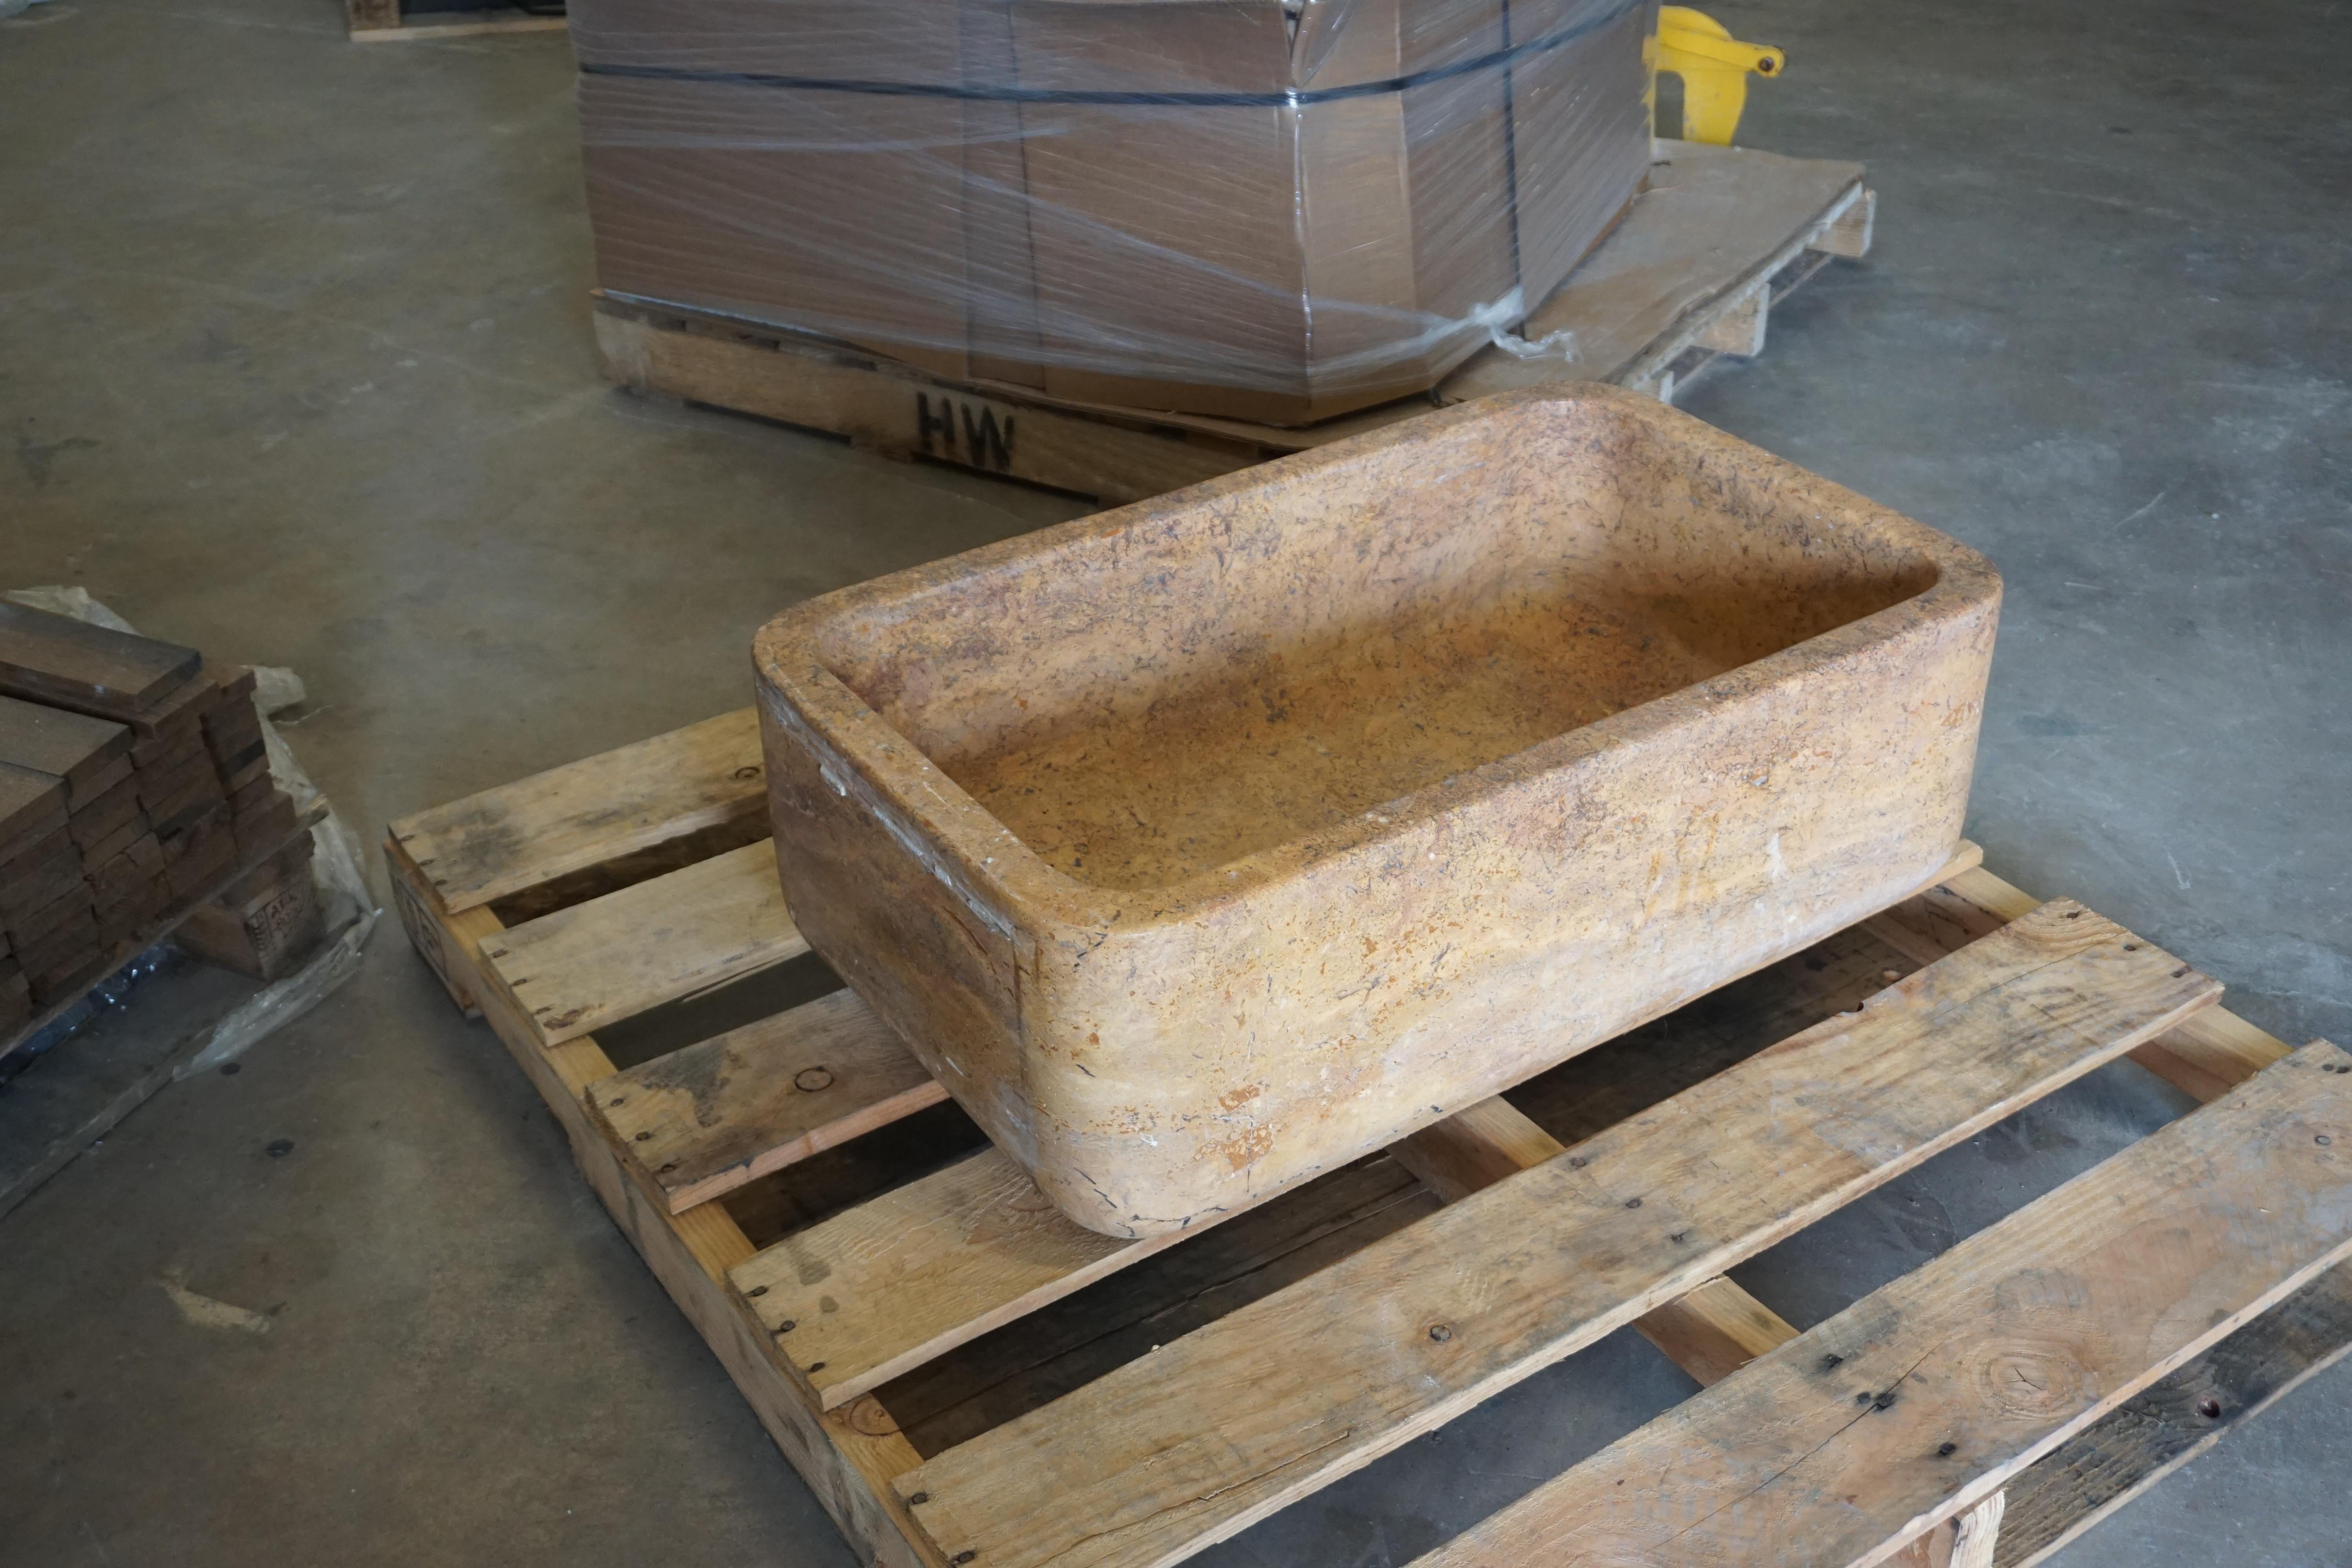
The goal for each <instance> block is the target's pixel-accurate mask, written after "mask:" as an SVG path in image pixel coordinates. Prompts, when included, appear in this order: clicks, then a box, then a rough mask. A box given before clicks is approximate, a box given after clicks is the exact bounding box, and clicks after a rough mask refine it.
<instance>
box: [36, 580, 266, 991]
mask: <svg viewBox="0 0 2352 1568" xmlns="http://www.w3.org/2000/svg"><path fill="white" fill-rule="evenodd" d="M252 692H253V674H252V672H251V671H250V670H229V669H221V668H214V667H210V666H207V665H206V664H205V662H204V659H203V658H202V657H201V656H200V655H198V654H197V653H196V652H195V651H194V649H192V648H184V647H174V646H173V645H172V644H169V643H163V642H157V641H155V640H153V639H152V638H148V637H133V636H131V635H130V634H128V633H123V632H116V631H110V630H108V629H107V628H105V627H102V626H91V625H89V624H88V623H85V622H82V621H78V620H74V619H72V618H70V617H68V616H53V615H49V614H47V613H45V612H43V611H39V610H33V609H28V608H26V607H25V606H23V605H15V604H10V603H6V602H0V936H5V942H6V956H5V958H0V1033H5V1031H6V1030H8V1029H10V1028H13V1027H14V1026H16V1025H17V1024H19V1023H21V1022H22V1021H23V1020H24V1019H25V1018H26V1016H29V1015H30V1014H31V1013H32V1012H33V1011H35V1010H37V1009H38V1008H42V1007H47V1006H48V1005H51V1004H53V1003H56V1002H58V1001H60V1000H62V999H64V998H66V997H68V996H70V995H71V994H73V993H74V992H76V991H77V990H79V988H80V987H82V986H84V985H87V984H89V983H90V982H91V981H93V980H95V979H97V978H99V977H100V975H102V974H103V973H106V972H107V971H108V969H109V968H110V967H111V966H112V965H113V964H114V963H117V962H119V961H120V959H121V958H122V957H123V956H126V950H127V949H129V948H131V947H132V946H133V945H134V944H135V943H136V942H140V941H143V940H151V939H152V932H153V931H156V930H158V929H160V928H161V927H162V926H163V925H164V924H167V923H168V922H169V921H171V920H173V918H176V917H177V916H178V915H181V914H183V913H184V912H185V911H186V910H188V909H189V908H190V907H191V906H193V905H194V904H195V903H197V902H198V901H199V900H203V899H205V898H206V897H208V896H210V895H211V894H213V893H215V892H217V891H218V890H219V889H220V888H221V887H222V885H223V884H224V883H225V882H226V881H227V880H228V879H230V878H231V877H232V876H233V875H234V874H235V873H236V871H237V869H238V868H239V867H241V866H244V867H250V866H252V865H253V864H254V863H255V862H257V861H258V860H260V859H261V858H264V857H266V856H268V855H269V854H270V853H271V852H272V851H273V850H275V849H277V848H278V847H280V846H281V845H283V844H284V843H285V842H286V840H287V839H288V838H289V837H290V836H291V835H292V834H293V832H294V828H295V824H296V816H295V811H294V803H293V802H292V800H291V799H289V797H288V796H287V795H285V794H284V792H282V791H280V790H279V789H278V787H277V786H276V784H274V783H273V782H272V781H271V778H270V773H269V763H268V757H267V755H266V754H265V751H264V747H263V742H262V735H261V720H260V716H259V715H258V714H257V712H256V711H255V710H254V707H253V703H252V700H251V699H252Z"/></svg>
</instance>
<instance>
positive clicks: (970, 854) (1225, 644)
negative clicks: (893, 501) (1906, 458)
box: [755, 385, 2000, 1236]
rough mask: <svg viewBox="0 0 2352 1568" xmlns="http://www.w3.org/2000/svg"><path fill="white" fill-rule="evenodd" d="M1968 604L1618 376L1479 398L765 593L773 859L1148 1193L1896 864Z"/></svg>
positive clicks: (1751, 453) (1454, 1098)
mask: <svg viewBox="0 0 2352 1568" xmlns="http://www.w3.org/2000/svg"><path fill="white" fill-rule="evenodd" d="M1999 610H2000V579H1999V577H1998V576H1997V575H1995V574H1994V572H1993V570H1992V568H1991V566H1990V563H1987V562H1986V561H1985V560H1984V559H1983V557H1981V556H1979V555H1978V554H1977V553H1976V552H1973V551H1970V550H1969V549H1967V548H1965V547H1963V546H1961V545H1959V544H1958V543H1956V542H1953V541H1952V540H1950V539H1948V538H1946V537H1944V536H1943V535H1941V534H1939V533H1937V532H1935V531H1932V530H1930V529H1928V528H1926V527H1924V526H1922V525H1920V524H1919V523H1916V522H1913V521H1909V520H1907V519H1906V518H1904V517H1901V516H1898V515H1897V514H1895V513H1894V512H1890V511H1888V510H1885V509H1884V508H1882V507H1878V506H1874V505H1873V504H1872V503H1870V502H1869V501H1866V500H1863V499H1862V498H1861V497H1859V496H1857V495H1854V494H1853V493H1852V492H1851V491H1848V490H1844V489H1840V488H1838V487H1837V486H1835V485H1832V484H1831V483H1829V482H1828V481H1826V480H1824V479H1820V478H1818V477H1817V476H1815V475H1812V474H1810V473H1807V472H1805V471H1804V470H1803V469H1801V468H1795V467H1793V466H1791V465H1790V464H1788V463H1785V462H1782V461H1780V459H1778V458H1773V457H1770V456H1769V455H1768V454H1766V453H1764V452H1761V451H1759V450H1757V449H1756V448H1755V447H1749V446H1747V445H1745V444H1743V443H1741V442H1739V441H1737V440H1734V439H1732V438H1731V437H1727V436H1725V435H1723V434H1722V433H1720V432H1719V431H1717V430H1715V429H1712V428H1710V427H1709V426H1706V425H1703V424H1701V423H1700V422H1698V421H1697V420H1696V419H1692V418H1689V417H1687V416H1684V415H1681V414H1677V413H1675V411H1674V410H1672V409H1670V408H1667V407H1665V406H1664V405H1660V404H1657V403H1654V402H1652V401H1650V400H1648V399H1646V398H1643V397H1640V396H1637V395H1632V394H1627V393H1623V392H1620V391H1617V390H1614V389H1611V388H1606V387H1601V386H1592V385H1572V386H1560V387H1553V388H1546V389H1542V390H1538V391H1535V392H1529V393H1522V394H1515V395H1508V396H1504V397H1497V398H1491V399H1487V400H1486V401H1483V402H1479V403H1472V404H1466V405H1462V406H1460V407H1458V408H1454V409H1449V410H1446V411H1444V412H1441V413H1436V414H1432V415H1429V416H1425V417H1423V418H1419V419H1415V420H1412V421H1408V422H1405V423H1403V424H1400V425H1395V426H1389V427H1387V428H1385V429H1382V430H1380V431H1377V432H1375V433H1373V434H1370V435H1368V436H1364V437H1356V438H1352V439H1349V440H1345V441H1339V442H1336V443H1334V444H1332V445H1329V446H1327V447H1319V448H1318V449H1316V450H1314V451H1312V452H1307V453H1303V454H1300V455H1298V456H1297V457H1293V458H1285V459H1283V460H1281V461H1278V462H1274V463H1269V464H1266V465H1265V466H1263V467H1260V468H1250V469H1246V470H1244V471H1243V472H1240V473H1237V474H1234V475H1231V476H1228V477H1227V478H1224V479H1218V480H1215V481H1213V482H1211V483H1209V484H1204V485H1201V486H1198V487H1195V488H1194V489H1188V490H1181V491H1179V492H1177V493H1175V494H1172V495H1169V496H1164V497H1161V498H1160V499H1159V500H1150V501H1145V502H1142V503H1139V504H1138V505H1134V506H1129V507H1123V508H1120V509H1118V510H1114V511H1108V512H1103V513H1100V514H1098V515H1097V516H1094V517H1089V518H1086V519H1082V520H1080V521H1076V522H1072V523H1068V524H1066V525H1064V526H1062V527H1059V528H1054V529H1048V530H1046V531H1043V532H1040V533H1034V534H1030V535H1027V536H1025V537H1024V538H1020V539H1014V540H1010V541H1007V542H1003V543H1001V544H996V545H992V546H990V547H988V548H986V549H982V550H976V551H973V552H971V553H969V554H965V555H961V556H958V557H956V558H954V559H952V560H949V561H943V562H940V563H936V564H934V565H930V566H926V567H922V568H920V569H919V570H915V571H911V572H902V573H900V574H897V575H895V576H891V577H885V578H882V579H880V580H878V581H876V582H871V583H866V584H860V585H858V586H856V587H854V588H849V589H845V590H844V591H842V592H840V593H836V594H831V595H825V596H824V597H823V598H819V599H815V600H812V601H810V602H809V603H806V604H803V605H799V606H797V607H796V608H794V609H792V610H790V611H787V612H786V613H785V614H783V615H782V616H778V617H777V618H776V619H775V620H773V621H772V622H770V623H769V624H768V626H766V627H765V628H763V629H762V631H761V634H760V636H759V637H758V640H757V645H756V649H755V662H756V665H757V668H758V675H759V680H760V689H761V720H762V724H763V727H764V731H765V736H766V747H767V758H768V770H769V778H770V781H771V783H770V790H771V805H772V811H773V815H774V818H775V829H776V837H775V846H776V857H777V868H778V871H779V873H780V875H781V877H782V883H783V890H784V895H785V898H786V900H787V901H788V902H789V903H790V905H791V908H792V913H793V920H794V921H796V922H797V923H798V925H799V926H800V929H801V931H803V933H804V934H805V935H806V936H807V938H808V940H809V942H810V943H811V944H812V945H813V946H814V948H815V949H816V951H817V952H819V953H821V954H823V955H824V957H825V958H826V959H827V960H828V961H829V962H831V963H832V964H833V965H834V967H835V969H837V970H838V971H839V972H840V973H841V975H842V977H843V978H844V979H845V980H846V981H847V982H848V983H849V984H851V985H853V986H855V987H856V990H857V992H858V993H859V994H860V995H862V996H863V997H864V998H865V999H866V1002H867V1003H868V1004H869V1005H871V1006H872V1007H873V1009H874V1010H875V1012H876V1013H877V1014H878V1015H880V1016H882V1017H883V1018H884V1019H885V1020H886V1021H887V1022H888V1023H889V1024H890V1025H891V1026H893V1027H894V1028H895V1029H897V1030H898V1033H899V1034H900V1035H901V1036H903V1037H905V1039H906V1042H907V1044H908V1047H910V1048H911V1049H912V1050H913V1051H914V1052H915V1053H916V1055H917V1056H919V1058H921V1059H922V1061H923V1062H924V1064H925V1065H926V1066H927V1067H929V1068H930V1069H931V1071H932V1072H933V1073H935V1074H936V1075H937V1076H938V1077H939V1079H940V1081H941V1082H942V1083H943V1084H945V1085H946V1087H947V1089H948V1090H949V1092H950V1093H951V1094H952V1095H954V1097H955V1098H956V1099H957V1100H959V1101H961V1103H962V1104H963V1106H964V1107H965V1109H966V1110H969V1111H971V1114H972V1115H973V1117H975V1118H976V1119H977V1120H978V1121H980V1123H981V1124H982V1126H983V1127H984V1128H986V1129H987V1131H988V1132H989V1133H990V1135H991V1136H992V1137H993V1138H994V1139H995V1141H996V1142H997V1143H998V1144H999V1145H1000V1146H1001V1147H1003V1149H1004V1150H1005V1151H1006V1152H1008V1153H1010V1154H1012V1155H1013V1157H1014V1158H1015V1159H1017V1160H1019V1161H1020V1162H1021V1163H1023V1164H1024V1165H1025V1166H1027V1167H1028V1168H1029V1170H1030V1171H1031V1172H1032V1173H1034V1175H1035V1177H1036V1180H1037V1184H1038V1185H1039V1186H1040V1187H1042V1188H1043V1189H1044V1190H1045V1193H1046V1194H1048V1195H1049V1196H1050V1197H1051V1198H1052V1199H1053V1200H1054V1202H1055V1204H1057V1205H1060V1206H1061V1207H1062V1208H1063V1209H1064V1210H1065V1211H1066V1212H1067V1213H1068V1214H1069V1215H1071V1216H1072V1217H1073V1218H1075V1219H1076V1220H1078V1221H1079V1222H1080V1223H1082V1224H1084V1225H1087V1226H1092V1227H1094V1228H1095V1229H1097V1230H1100V1231H1105V1232H1108V1233H1109V1234H1112V1235H1117V1236H1148V1235H1154V1234H1159V1233H1161V1232H1165V1231H1167V1230H1170V1229H1171V1228H1176V1227H1181V1226H1187V1225H1191V1224H1193V1223H1196V1222H1198V1221H1199V1220H1201V1219H1202V1218H1203V1217H1206V1216H1212V1215H1217V1214H1219V1213H1223V1212H1229V1211H1232V1210H1234V1209H1237V1208H1241V1207H1245V1206H1247V1205H1251V1204H1253V1203H1255V1202H1257V1201H1260V1200H1261V1199H1262V1198H1264V1197H1265V1195H1266V1194H1268V1193H1270V1192H1272V1191H1274V1190H1276V1189H1277V1188H1280V1187H1283V1186H1286V1185H1288V1184H1292V1183H1294V1182H1297V1181H1299V1180H1301V1179H1303V1178H1306V1177H1308V1176H1311V1175H1314V1174H1316V1173H1319V1172H1323V1171H1328V1170H1329V1169H1331V1168H1332V1167H1333V1166H1335V1165H1338V1164H1340V1163H1344V1162H1346V1161H1348V1160H1349V1159H1352V1158H1354V1157H1355V1156H1357V1155H1359V1154H1361V1153H1363V1152H1366V1151H1368V1150H1370V1149H1372V1148H1376V1147H1378V1146H1380V1145H1381V1144H1383V1143H1387V1142H1391V1141H1393V1140H1395V1139H1396V1138H1398V1137H1400V1136H1402V1134H1404V1133H1406V1132H1409V1131H1413V1130H1414V1129H1416V1128H1418V1127H1420V1126H1423V1125H1425V1124H1426V1123H1428V1122H1430V1121H1434V1120H1436V1119H1437V1118H1439V1117H1441V1116H1444V1115H1448V1114H1450V1113H1452V1112H1453V1111H1454V1110H1459V1109H1461V1108H1463V1107H1465V1106H1467V1105H1469V1104H1472V1103H1474V1102H1475V1101H1477V1100H1483V1099H1485V1098H1486V1097H1487V1096H1489V1095H1492V1094H1494V1093H1496V1091H1498V1090H1500V1089H1506V1088H1508V1087H1509V1086H1511V1085H1512V1084H1515V1083H1517V1082H1519V1081H1521V1080H1522V1079H1526V1078H1528V1077H1529V1076H1531V1075H1532V1074H1534V1073H1537V1072H1538V1071H1541V1070H1542V1069H1543V1068H1547V1067H1549V1066H1551V1065H1552V1064H1554V1063H1556V1062H1559V1061H1560V1060H1562V1059H1564V1058H1567V1057H1570V1056H1572V1055H1574V1054H1575V1053H1576V1052H1578V1051H1580V1050H1584V1049H1586V1048H1587V1047H1591V1046H1594V1045H1598V1044H1600V1043H1601V1041H1603V1040H1606V1039H1609V1038H1610V1037H1612V1036H1615V1035H1617V1034H1620V1033H1622V1031H1624V1030H1626V1029H1628V1028H1630V1027H1632V1026H1634V1025H1637V1024H1639V1023H1642V1022H1643V1021H1644V1020H1646V1019H1648V1018H1651V1017H1654V1016H1657V1015H1659V1014H1661V1013H1664V1012H1665V1011H1667V1010H1668V1009H1671V1008H1673V1007H1675V1006H1678V1005H1681V1004H1682V1003H1684V1002H1685V1001H1687V1000H1689V999H1690V998H1692V997H1694V996H1696V995H1698V994H1701V993H1704V992H1706V991H1709V990H1712V989H1714V988H1715V987H1717V986H1718V985H1721V984H1724V983H1725V982H1727V981H1729V980H1731V979H1733V978H1735V977H1737V976H1738V975H1741V974H1744V973H1748V972H1749V971H1751V970H1754V969H1757V968H1759V966H1761V965H1763V964H1766V963H1770V962H1772V961H1773V960H1775V959H1778V958H1780V957H1783V956H1785V955H1786V954H1788V953H1790V952H1794V951H1796V950H1797V949H1799V948H1801V947H1803V946H1804V945H1806V944H1807V943H1809V942H1813V941H1814V940H1816V939H1817V938H1819V937H1821V936H1822V935H1824V934H1825V933H1827V932H1829V931H1834V930H1836V929H1838V928H1839V927H1842V926H1844V925H1847V924H1850V923H1852V922H1853V921H1856V920H1859V919H1861V918H1862V917H1864V916H1865V915H1867V914H1870V913H1872V912H1873V911H1874V910H1879V909H1882V908H1884V907H1885V906H1886V905H1888V904H1890V903H1892V902H1894V901H1895V900H1898V899H1901V898H1903V897H1905V896H1906V895H1907V894H1909V893H1911V892H1913V891H1914V890H1916V889H1918V888H1919V887H1920V886H1921V885H1922V884H1923V883H1924V882H1926V881H1927V879H1930V878H1931V877H1932V876H1933V875H1934V874H1935V873H1936V871H1937V869H1938V868H1940V867H1941V866H1943V864H1944V863H1945V862H1946V860H1947V859H1948V858H1949V857H1950V856H1951V855H1952V854H1953V853H1954V851H1955V849H1956V847H1957V846H1958V842H1959V837H1960V825H1961V816H1962V813H1963V810H1964V808H1965V806H1966V805H1967V801H1968V791H1969V772H1970V768H1971V765H1972V763H1973V761H1974V758H1975V753H1976V740H1977V729H1978V723H1979V717H1980V715H1981V712H1982V702H1983V696H1984V686H1985V675H1986V669H1987V666H1988V665H1989V663H1990V658H1991V654H1992V643H1993V631H1994V626H1995V622H1996V620H1997V617H1998V615H1999Z"/></svg>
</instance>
